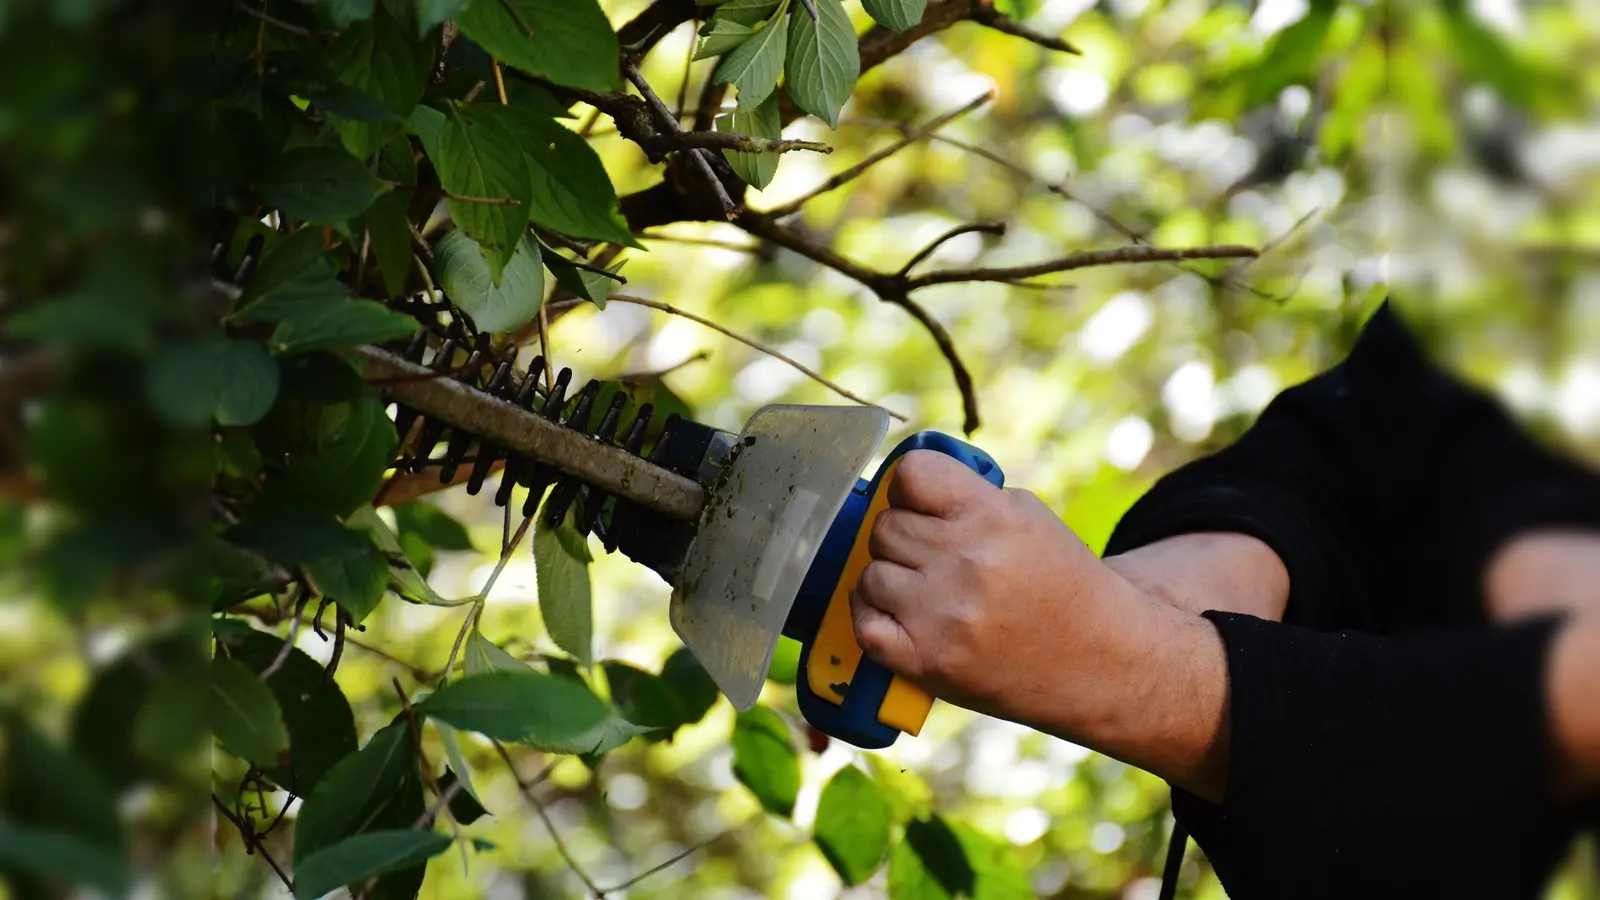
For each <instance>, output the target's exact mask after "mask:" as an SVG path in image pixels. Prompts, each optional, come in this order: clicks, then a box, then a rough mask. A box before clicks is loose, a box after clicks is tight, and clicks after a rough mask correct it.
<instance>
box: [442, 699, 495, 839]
mask: <svg viewBox="0 0 1600 900" xmlns="http://www.w3.org/2000/svg"><path fill="white" fill-rule="evenodd" d="M433 727H434V729H435V730H437V731H438V732H439V743H441V744H443V745H444V757H445V759H447V760H449V762H450V771H451V772H452V773H454V774H455V775H456V776H457V777H459V778H460V779H461V789H462V791H464V792H465V793H466V794H467V796H468V797H470V798H471V799H472V802H473V803H474V804H476V805H477V807H478V809H479V810H482V811H483V812H484V813H487V812H488V810H485V809H483V797H481V796H479V794H478V789H477V788H476V787H475V786H473V784H472V770H471V769H469V768H467V758H466V756H465V755H464V754H463V753H462V752H461V735H460V734H459V733H458V732H457V731H456V730H455V729H454V728H451V727H450V726H449V725H446V724H445V723H443V722H439V721H435V722H434V723H433ZM450 812H451V815H455V813H456V809H455V804H453V803H452V804H451V805H450ZM457 821H460V819H459V817H458V818H457ZM463 824H465V823H463Z"/></svg>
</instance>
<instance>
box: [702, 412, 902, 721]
mask: <svg viewBox="0 0 1600 900" xmlns="http://www.w3.org/2000/svg"><path fill="white" fill-rule="evenodd" d="M888 430H889V414H888V413H887V412H886V411H884V410H882V409H879V408H877V407H869V406H768V407H764V408H762V409H761V410H759V411H758V412H757V413H756V414H755V415H753V416H751V417H750V421H749V422H747V423H746V424H745V427H744V431H743V432H742V433H741V434H740V435H739V444H738V447H737V451H736V455H735V457H734V459H733V461H732V462H731V463H729V465H728V466H727V468H726V469H725V470H724V475H723V477H722V478H721V479H720V480H719V483H718V484H717V486H716V487H715V488H714V489H713V490H712V493H711V497H710V499H709V500H708V501H707V503H706V508H705V512H703V513H702V514H701V517H700V529H699V532H698V534H697V535H696V536H695V539H694V543H693V544H692V545H690V547H689V555H688V559H687V561H686V563H685V565H684V571H683V577H682V579H681V580H680V581H679V584H678V587H677V588H676V589H675V590H674V591H673V592H672V606H671V617H672V628H673V630H674V631H676V632H677V633H678V637H680V638H682V640H683V643H684V645H685V646H687V647H688V648H689V650H690V651H691V652H693V653H694V655H695V657H696V658H697V659H699V660H700V664H701V665H703V666H705V668H706V671H707V672H709V673H710V674H711V677H712V679H713V680H714V681H716V683H717V687H718V688H720V689H721V690H722V692H723V693H724V694H726V695H727V697H728V699H729V700H730V701H732V702H733V705H734V707H735V708H736V709H739V710H746V709H749V708H750V707H752V706H754V705H755V702H756V698H757V697H758V696H759V695H760V693H761V686H762V683H763V682H764V681H765V680H766V675H767V668H768V666H770V665H771V664H772V652H773V650H774V649H775V648H776V647H777V644H778V636H779V635H780V634H781V633H782V632H783V624H784V621H785V620H786V619H787V618H788V617H789V610H790V608H791V607H792V606H793V605H794V600H795V595H796V593H798V592H799V590H800V584H801V582H802V581H804V580H805V577H806V571H807V570H808V569H809V568H810V566H811V560H812V559H813V558H814V557H815V556H816V554H817V549H818V547H820V546H821V544H822V539H823V537H824V536H825V535H826V534H827V532H828V526H829V525H831V524H832V523H833V519H834V517H835V516H837V515H838V514H839V510H840V508H841V507H843V505H844V501H845V498H846V497H847V496H848V495H849V493H850V491H851V489H852V488H854V487H855V484H856V479H857V478H858V477H859V476H860V474H861V471H862V469H863V468H865V467H866V465H867V463H868V462H869V461H870V460H871V459H872V454H873V453H874V452H875V451H876V450H877V449H878V445H879V444H881V443H882V442H883V438H884V435H885V434H887V433H888Z"/></svg>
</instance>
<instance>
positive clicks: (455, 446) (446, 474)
mask: <svg viewBox="0 0 1600 900" xmlns="http://www.w3.org/2000/svg"><path fill="white" fill-rule="evenodd" d="M510 378H511V363H510V362H509V361H505V362H501V363H500V365H498V366H496V367H495V370H494V374H493V375H492V376H490V378H489V383H488V384H487V385H486V386H484V388H483V391H484V393H487V394H490V395H492V396H496V397H498V396H500V395H501V394H503V393H505V388H506V383H507V382H508V381H509V380H510ZM472 439H473V436H472V435H471V434H468V433H467V432H464V431H460V430H457V431H456V432H455V433H454V434H453V435H451V437H450V448H449V449H448V450H446V451H445V455H444V464H443V465H441V466H440V467H439V483H440V484H449V483H450V482H452V481H454V480H455V477H456V471H457V470H458V469H459V468H460V467H461V461H462V457H463V456H465V455H466V453H467V448H468V447H470V446H472ZM485 459H487V460H488V462H487V463H483V462H482V461H483V460H485ZM495 459H496V452H495V450H494V449H493V448H491V447H490V446H489V445H487V444H484V443H482V442H479V444H478V459H476V460H474V461H473V463H472V475H473V476H476V477H477V486H476V487H473V486H470V485H469V486H468V488H467V493H468V494H476V493H478V488H481V487H482V486H483V475H485V474H488V471H489V470H488V466H490V465H493V464H494V460H495ZM480 464H481V465H480ZM480 469H481V473H482V474H480Z"/></svg>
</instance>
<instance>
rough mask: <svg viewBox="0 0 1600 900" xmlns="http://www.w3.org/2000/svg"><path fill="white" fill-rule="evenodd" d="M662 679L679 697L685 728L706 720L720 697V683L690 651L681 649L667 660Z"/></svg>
mask: <svg viewBox="0 0 1600 900" xmlns="http://www.w3.org/2000/svg"><path fill="white" fill-rule="evenodd" d="M661 677H662V678H663V679H665V680H666V682H667V684H669V685H671V686H672V689H673V691H675V692H676V693H677V695H678V702H679V704H680V705H681V707H682V710H683V720H682V723H683V724H684V725H693V724H694V723H696V722H698V721H700V720H701V719H704V718H705V717H706V713H708V712H710V711H711V707H713V706H715V705H716V702H717V698H718V697H719V696H721V692H719V691H718V690H717V683H716V682H715V681H712V680H711V675H710V673H708V672H707V671H706V670H705V667H704V666H702V665H700V660H698V659H695V658H694V654H693V653H691V652H690V651H689V648H687V647H679V648H678V649H677V650H676V651H674V652H673V654H672V655H671V656H669V657H667V662H666V664H665V665H663V666H662V667H661Z"/></svg>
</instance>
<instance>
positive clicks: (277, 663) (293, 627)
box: [261, 597, 311, 681]
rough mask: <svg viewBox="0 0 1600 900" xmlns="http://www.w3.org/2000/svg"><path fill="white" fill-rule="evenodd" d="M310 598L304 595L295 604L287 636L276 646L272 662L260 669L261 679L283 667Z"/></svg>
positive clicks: (292, 646) (298, 631)
mask: <svg viewBox="0 0 1600 900" xmlns="http://www.w3.org/2000/svg"><path fill="white" fill-rule="evenodd" d="M310 599H311V598H309V597H304V598H302V599H301V601H300V602H299V603H297V604H295V608H294V621H293V622H290V623H289V637H288V639H286V640H285V641H284V642H283V646H282V647H280V648H278V655H277V656H274V657H273V658H272V662H270V663H268V664H267V667H266V668H265V669H262V670H261V680H262V681H266V680H267V679H269V678H271V677H272V676H274V675H276V674H278V670H279V669H281V668H283V663H284V661H285V660H287V659H288V658H289V652H290V651H292V650H293V649H294V642H295V641H296V640H298V639H299V637H300V620H301V618H303V617H304V616H305V611H306V603H307V602H309V601H310Z"/></svg>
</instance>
